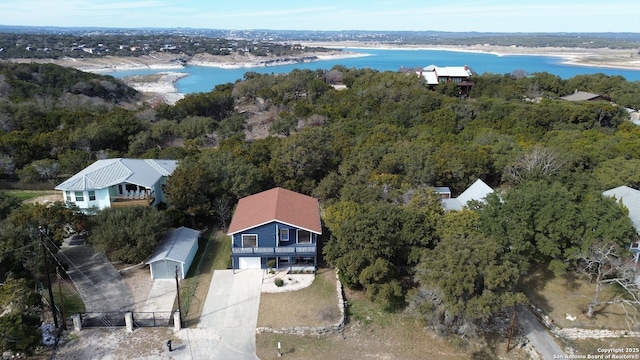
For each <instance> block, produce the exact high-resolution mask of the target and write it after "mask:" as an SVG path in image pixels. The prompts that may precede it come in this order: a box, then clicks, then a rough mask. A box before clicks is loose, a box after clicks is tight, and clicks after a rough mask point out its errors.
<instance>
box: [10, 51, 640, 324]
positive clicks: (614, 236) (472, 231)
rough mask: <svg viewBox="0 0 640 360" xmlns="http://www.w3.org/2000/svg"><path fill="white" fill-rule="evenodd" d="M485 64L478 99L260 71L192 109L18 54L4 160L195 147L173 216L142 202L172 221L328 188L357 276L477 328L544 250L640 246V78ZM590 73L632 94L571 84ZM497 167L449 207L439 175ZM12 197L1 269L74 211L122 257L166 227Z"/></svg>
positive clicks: (187, 102)
mask: <svg viewBox="0 0 640 360" xmlns="http://www.w3.org/2000/svg"><path fill="white" fill-rule="evenodd" d="M472 80H473V81H474V83H475V86H474V87H473V89H472V90H471V92H470V94H469V96H468V97H460V96H459V89H458V88H457V86H456V85H455V84H441V85H439V86H438V87H436V88H435V89H433V90H432V89H429V87H428V86H427V85H426V84H425V83H424V81H423V80H422V79H421V78H419V77H417V76H413V75H407V74H401V73H395V72H379V71H375V70H371V69H348V68H345V67H342V66H336V67H334V68H333V69H330V70H320V69H319V70H316V71H311V70H294V71H292V72H291V73H289V74H286V75H268V74H264V75H262V74H257V73H254V72H248V73H247V74H245V76H244V78H243V79H242V80H240V81H238V82H236V83H234V84H232V83H228V84H223V85H219V86H216V87H215V89H214V90H213V91H211V92H208V93H196V94H189V95H187V96H186V97H185V98H184V99H182V100H180V101H178V102H177V103H176V104H175V105H173V106H172V105H166V104H153V105H150V104H144V103H139V102H138V99H137V94H136V93H135V91H133V90H131V89H129V88H127V87H126V86H125V85H124V84H123V83H121V82H120V81H118V80H116V79H114V78H112V77H108V76H97V75H90V74H85V73H82V72H79V71H76V70H72V69H66V68H62V67H58V66H55V65H37V64H9V63H0V125H1V127H2V132H1V134H0V163H1V164H2V166H1V167H0V172H1V174H2V176H3V178H4V179H5V181H6V182H7V183H12V184H15V183H16V182H17V183H18V184H19V185H17V186H27V184H30V183H38V184H46V185H47V186H48V187H50V188H51V187H53V186H54V185H55V184H57V183H58V182H59V181H61V180H62V179H64V178H66V177H68V176H70V175H72V174H74V173H75V172H77V171H79V170H81V169H82V168H84V167H85V166H87V165H88V164H90V163H92V162H93V161H95V160H96V159H100V158H105V157H140V158H170V159H178V160H179V161H180V163H179V166H178V168H177V169H176V171H175V172H174V174H173V175H172V176H171V178H170V179H169V181H168V184H167V193H168V201H167V202H168V204H170V206H169V207H168V208H167V209H166V210H162V212H161V214H164V215H159V214H158V213H157V211H156V210H149V213H145V214H136V215H130V216H129V218H131V216H134V217H136V218H143V217H145V216H148V217H149V219H154V220H153V221H151V222H154V223H158V224H161V226H162V227H163V228H165V227H166V226H169V225H177V224H180V223H183V224H186V225H190V224H211V223H215V224H217V225H219V226H222V227H224V226H226V224H227V223H228V221H229V219H230V217H231V214H232V210H233V206H234V204H235V203H236V202H237V200H238V199H239V198H241V197H244V196H247V195H250V194H253V193H255V192H258V191H261V190H266V189H269V188H271V187H274V186H282V187H286V188H288V189H291V190H294V191H298V192H302V193H305V194H309V195H312V196H315V197H317V198H319V199H320V202H321V206H322V214H323V223H324V225H325V227H326V231H325V232H324V235H323V236H324V240H323V243H322V244H321V249H322V255H323V261H324V262H325V263H326V264H328V265H330V266H335V267H337V268H339V269H340V277H341V279H342V281H343V282H344V284H346V285H347V286H349V287H352V288H358V289H362V290H363V291H365V292H366V294H367V295H368V296H369V298H370V299H371V300H372V301H375V302H378V303H379V304H381V305H382V306H383V307H385V308H386V309H387V310H389V311H400V310H402V309H405V310H406V311H407V312H409V313H411V314H412V315H414V316H416V317H418V318H420V319H422V320H423V321H425V323H426V324H428V325H430V326H433V327H434V328H435V329H437V330H438V331H439V332H440V333H441V334H462V335H465V336H466V335H473V334H478V333H481V332H482V331H484V330H483V329H486V328H487V326H488V325H489V324H490V323H491V321H492V320H494V319H495V317H496V314H501V313H503V312H504V311H505V310H506V309H507V308H509V307H510V306H513V305H514V304H516V303H519V302H526V298H525V297H524V295H523V294H522V293H520V292H519V291H518V282H519V280H520V279H521V277H522V276H523V274H525V273H526V272H527V271H528V270H529V269H531V267H532V266H534V265H537V266H544V267H547V268H549V269H551V270H553V271H555V272H556V273H562V272H565V271H571V270H573V269H575V268H576V267H577V266H578V265H579V263H580V261H581V259H583V258H584V256H585V254H586V253H588V251H589V250H590V249H592V248H593V247H594V246H599V245H601V244H609V245H611V246H615V247H619V248H625V247H628V244H629V243H630V242H631V240H632V239H633V237H634V236H636V235H635V230H634V229H633V227H632V225H631V222H630V220H629V218H628V217H627V215H626V212H625V210H624V209H623V208H621V207H620V205H619V204H618V203H617V202H616V201H615V200H614V199H611V198H606V197H603V196H602V191H604V190H606V189H609V188H612V187H616V186H620V185H628V186H631V187H635V188H637V187H638V186H640V172H638V169H639V168H640V127H638V126H636V125H634V124H633V123H632V122H630V121H629V113H628V111H627V108H632V109H638V108H640V83H638V82H627V81H626V80H625V79H624V78H622V77H618V76H606V75H603V74H596V75H583V76H576V77H574V78H570V79H567V80H563V79H561V78H559V77H557V76H554V75H551V74H548V73H535V74H531V75H529V76H526V77H525V76H516V75H514V74H484V75H481V76H474V77H473V79H472ZM335 82H340V83H342V84H344V85H346V87H347V90H343V91H337V90H335V89H334V88H333V87H332V86H331V85H329V84H330V83H335ZM576 89H579V90H582V91H589V92H593V93H598V94H604V95H607V96H608V97H609V98H611V99H612V101H611V102H569V101H564V100H562V99H560V97H561V96H563V95H567V94H570V93H573V92H574V91H575V90H576ZM261 134H262V135H261ZM477 179H483V180H484V181H485V182H487V183H488V184H489V185H491V186H492V187H493V188H494V189H496V192H495V193H494V194H493V195H491V196H489V197H488V198H487V201H486V202H482V203H480V202H478V203H473V204H472V206H471V207H470V208H469V209H466V210H463V211H459V212H456V211H454V212H446V213H445V212H444V211H443V210H442V206H441V204H440V200H439V198H438V197H437V196H436V194H435V193H434V191H433V187H434V186H448V187H450V188H451V189H452V190H453V192H454V194H459V193H460V192H462V191H464V190H465V189H466V188H467V187H468V186H469V185H471V184H472V183H473V182H474V181H476V180H477ZM20 184H22V185H20ZM0 213H1V214H2V218H3V220H2V222H1V223H0V226H1V227H2V228H3V229H5V230H6V231H3V232H2V235H0V260H1V261H2V262H1V263H0V265H1V266H0V269H1V270H2V274H0V276H1V277H8V278H16V279H33V278H34V277H36V275H37V274H38V273H40V272H41V269H40V268H39V267H38V265H37V264H36V261H35V260H36V258H34V257H33V256H32V254H31V252H30V251H26V250H25V249H29V247H30V246H32V245H30V244H33V241H34V240H33V238H34V237H33V231H34V230H33V229H34V228H35V229H37V226H38V225H39V224H42V223H46V224H47V226H48V228H47V231H48V234H50V235H49V236H50V237H51V239H52V241H53V242H59V240H60V239H61V237H62V236H63V230H65V226H64V225H63V224H73V227H74V228H76V229H82V230H86V231H89V234H90V237H89V241H90V243H93V244H94V245H96V246H98V247H99V248H101V249H104V250H106V251H107V253H108V255H109V256H110V257H111V258H112V259H116V260H123V261H139V258H140V257H142V258H144V256H146V254H145V253H144V251H146V249H148V245H149V243H153V241H154V240H155V239H153V238H152V239H149V238H146V239H145V242H146V244H145V246H137V244H135V243H132V244H128V245H127V246H128V247H127V251H122V249H116V248H114V246H113V245H109V244H113V239H103V238H100V237H98V236H95V237H93V239H92V235H91V229H92V228H96V227H100V229H101V230H100V232H99V233H102V234H104V233H109V232H110V230H106V229H107V228H108V227H109V225H111V226H112V227H113V228H114V230H113V231H114V233H115V231H116V230H115V229H119V230H118V231H121V232H122V231H123V230H122V229H120V228H122V227H124V226H121V224H122V221H123V220H122V219H126V215H122V214H114V213H113V211H106V212H105V213H104V214H98V215H96V216H95V217H93V218H92V219H86V218H85V217H83V216H82V215H81V214H80V213H78V212H77V211H75V210H74V209H73V208H66V207H63V206H58V207H40V206H35V205H32V206H25V205H22V206H20V204H19V203H18V202H16V201H15V200H12V199H10V198H8V197H3V198H2V202H1V203H0ZM159 216H160V217H162V216H166V219H165V220H162V221H161V220H159V218H158V217H159ZM30 231H31V233H30ZM121 232H119V233H118V234H121V236H122V237H126V238H127V239H131V241H132V242H135V241H136V239H137V238H138V236H137V235H135V234H124V233H121ZM145 232H146V233H150V232H152V231H151V230H149V229H146V230H145ZM110 241H111V243H110ZM16 249H19V250H20V251H18V250H16ZM27 260H28V261H27ZM15 281H17V280H15ZM18 285H20V284H16V285H15V286H18ZM0 299H1V298H0ZM12 316H18V315H15V314H14V315H12Z"/></svg>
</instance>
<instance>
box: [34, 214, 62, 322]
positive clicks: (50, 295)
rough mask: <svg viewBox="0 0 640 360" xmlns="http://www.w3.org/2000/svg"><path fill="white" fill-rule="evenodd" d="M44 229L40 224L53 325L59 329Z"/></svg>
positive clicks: (39, 236) (39, 232)
mask: <svg viewBox="0 0 640 360" xmlns="http://www.w3.org/2000/svg"><path fill="white" fill-rule="evenodd" d="M43 236H44V229H42V226H38V238H40V247H41V248H42V257H43V258H44V271H45V272H46V274H47V285H48V286H49V300H50V301H51V314H52V315H53V325H54V326H55V328H56V329H58V317H57V316H56V305H55V303H54V302H53V290H51V276H49V263H48V262H47V252H46V251H45V249H44V247H45V245H44V238H43Z"/></svg>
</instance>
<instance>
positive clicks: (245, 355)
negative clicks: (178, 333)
mask: <svg viewBox="0 0 640 360" xmlns="http://www.w3.org/2000/svg"><path fill="white" fill-rule="evenodd" d="M262 275H263V271H262V270H236V272H235V274H234V273H233V270H216V271H215V272H214V273H213V278H212V279H211V285H210V286H209V292H208V294H207V299H206V300H205V303H204V306H203V309H202V315H201V316H200V321H199V322H198V328H206V329H208V330H213V331H214V332H215V334H217V336H218V339H219V341H218V343H217V349H216V351H215V354H214V355H215V357H214V358H215V359H247V360H249V359H250V360H255V359H258V357H257V356H256V326H257V323H258V308H259V307H260V292H261V289H262Z"/></svg>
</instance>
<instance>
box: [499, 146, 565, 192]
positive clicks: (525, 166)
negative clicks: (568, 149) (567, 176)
mask: <svg viewBox="0 0 640 360" xmlns="http://www.w3.org/2000/svg"><path fill="white" fill-rule="evenodd" d="M565 163H566V161H565V160H564V159H562V157H561V156H560V155H558V153H557V152H555V151H554V150H552V149H549V148H545V147H542V146H536V147H534V148H533V149H532V150H531V151H530V152H528V153H526V154H524V155H522V156H521V157H520V158H519V159H518V160H517V161H516V162H515V163H513V164H512V165H510V166H508V167H507V168H505V170H504V175H505V177H506V178H507V179H509V180H510V181H511V182H512V183H519V182H522V181H523V180H525V179H531V178H533V179H536V178H546V177H550V176H553V175H556V174H557V173H559V172H560V170H562V168H563V167H564V165H565Z"/></svg>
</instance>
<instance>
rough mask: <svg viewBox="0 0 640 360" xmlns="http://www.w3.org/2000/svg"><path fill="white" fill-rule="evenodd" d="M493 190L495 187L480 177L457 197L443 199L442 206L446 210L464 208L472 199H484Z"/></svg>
mask: <svg viewBox="0 0 640 360" xmlns="http://www.w3.org/2000/svg"><path fill="white" fill-rule="evenodd" d="M492 192H493V189H492V188H491V187H490V186H489V185H487V184H486V183H485V182H484V181H482V180H480V179H478V180H476V182H474V183H473V184H472V185H471V186H469V187H468V188H467V190H465V191H464V192H463V193H462V194H460V196H458V197H457V198H450V199H442V207H443V208H444V209H445V211H451V210H462V209H463V208H464V207H465V206H467V204H468V203H469V202H470V201H472V200H476V201H482V200H484V198H485V197H487V195H489V194H491V193H492Z"/></svg>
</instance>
